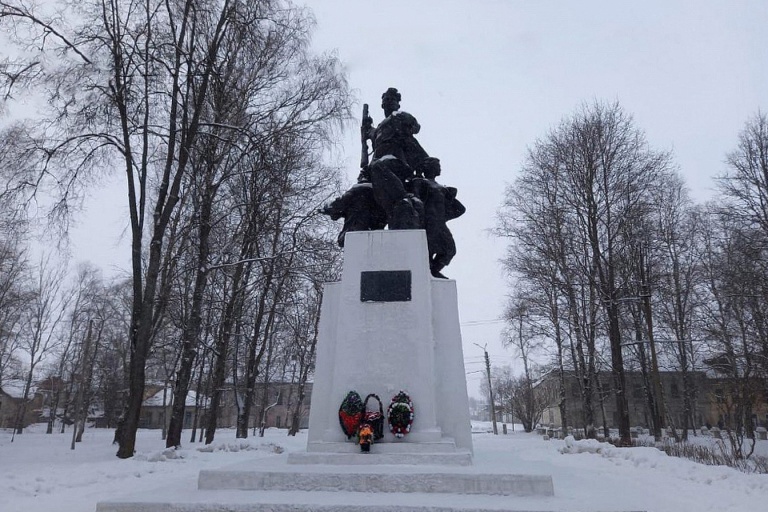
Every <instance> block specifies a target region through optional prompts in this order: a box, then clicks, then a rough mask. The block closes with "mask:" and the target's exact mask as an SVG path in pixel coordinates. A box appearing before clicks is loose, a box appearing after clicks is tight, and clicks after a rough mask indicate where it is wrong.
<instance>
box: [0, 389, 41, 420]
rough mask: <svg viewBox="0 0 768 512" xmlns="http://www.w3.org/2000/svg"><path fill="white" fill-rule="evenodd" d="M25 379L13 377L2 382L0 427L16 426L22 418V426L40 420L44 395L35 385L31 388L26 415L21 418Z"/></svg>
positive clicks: (0, 390)
mask: <svg viewBox="0 0 768 512" xmlns="http://www.w3.org/2000/svg"><path fill="white" fill-rule="evenodd" d="M24 385H25V383H24V381H23V380H20V379H12V380H6V381H3V383H2V384H0V428H14V427H15V426H16V422H17V421H18V420H19V419H20V420H21V425H22V427H27V426H29V425H31V424H32V423H36V422H37V421H39V418H40V413H41V412H42V409H43V395H42V394H41V393H38V392H37V389H36V388H35V386H34V385H33V386H32V388H31V389H30V390H29V393H28V395H27V396H28V397H29V398H28V399H27V406H26V409H25V410H24V417H23V418H19V415H20V414H21V410H22V404H23V403H24V400H23V397H24Z"/></svg>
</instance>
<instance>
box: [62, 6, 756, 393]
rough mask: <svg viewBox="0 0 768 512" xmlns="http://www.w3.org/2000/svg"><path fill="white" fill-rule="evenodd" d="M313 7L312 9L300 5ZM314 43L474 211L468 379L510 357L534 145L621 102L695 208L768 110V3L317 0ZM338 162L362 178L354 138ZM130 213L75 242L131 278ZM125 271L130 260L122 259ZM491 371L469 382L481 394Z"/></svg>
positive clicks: (465, 284)
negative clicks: (504, 337)
mask: <svg viewBox="0 0 768 512" xmlns="http://www.w3.org/2000/svg"><path fill="white" fill-rule="evenodd" d="M296 1H298V2H299V3H301V0H296ZM306 4H307V5H308V6H309V7H310V8H311V9H312V10H313V11H314V13H315V17H316V19H317V30H316V32H315V38H314V41H315V43H314V46H315V49H316V50H317V51H331V50H333V51H336V52H338V55H339V57H340V58H341V60H342V61H343V62H344V63H345V64H346V69H347V72H348V74H349V82H350V85H351V87H352V88H353V89H354V90H355V92H356V96H357V98H358V100H359V105H358V106H357V108H356V111H358V112H359V111H360V109H361V107H362V103H363V102H365V103H369V104H370V107H371V113H372V116H373V118H374V121H375V122H378V121H380V120H381V117H382V113H381V109H380V107H379V105H380V98H381V93H382V92H383V91H384V90H386V89H387V87H397V88H398V89H399V90H400V92H401V93H402V95H403V100H402V104H401V106H402V110H405V111H407V112H410V113H411V114H413V115H414V116H416V118H417V119H418V120H419V122H420V124H421V126H422V129H421V133H420V134H419V135H418V139H419V141H420V142H421V144H422V146H423V147H424V148H425V149H426V150H427V152H429V153H430V154H431V155H433V156H436V157H438V158H440V160H441V162H442V167H443V175H442V177H441V179H440V180H439V181H441V182H442V183H444V184H446V185H451V186H455V187H457V188H458V190H459V194H458V197H459V199H460V200H461V201H462V202H463V203H464V204H465V205H466V207H467V213H466V214H465V215H464V216H463V217H460V218H459V219H457V220H455V221H453V222H452V223H451V224H450V227H451V229H452V231H453V233H454V236H455V238H456V245H457V248H458V254H457V256H456V258H455V259H454V262H453V263H452V264H451V265H450V266H449V267H447V268H446V270H445V273H446V274H447V275H448V276H449V277H451V278H455V279H456V280H457V283H458V289H459V310H460V315H461V322H462V334H463V338H464V345H465V358H466V359H467V371H474V370H482V368H483V367H482V365H481V364H479V363H478V362H479V361H480V360H481V358H480V357H479V356H482V350H481V349H479V348H478V347H476V346H475V345H474V344H475V343H477V344H480V345H484V344H485V343H488V350H489V352H490V354H491V360H492V362H493V363H494V364H507V363H511V362H513V360H514V357H513V353H512V352H511V351H505V350H504V349H502V348H501V342H500V331H501V328H502V327H503V325H502V324H501V323H500V322H498V321H496V319H498V317H499V315H500V314H501V311H502V307H503V302H504V298H505V295H506V293H507V288H506V285H505V284H504V281H503V277H502V274H501V270H500V267H499V264H498V260H499V258H501V256H502V254H503V248H504V243H503V242H502V241H499V240H495V239H493V238H492V237H491V236H490V235H488V234H487V232H486V230H487V229H489V228H490V227H491V226H492V225H493V223H494V214H495V211H496V209H497V208H498V206H499V204H500V203H501V198H502V193H503V190H504V187H505V185H506V184H508V183H511V182H512V181H513V180H514V179H515V176H516V174H517V171H518V169H519V168H520V165H521V162H522V161H523V158H524V155H525V151H526V148H527V147H529V146H530V145H531V144H533V142H534V141H535V140H536V138H538V137H542V136H544V135H545V134H546V132H547V130H548V129H549V128H550V127H552V126H554V125H556V124H557V123H559V121H560V120H561V119H562V118H563V117H564V116H567V115H569V114H570V113H572V112H573V111H574V110H575V109H576V108H577V107H578V106H579V105H580V104H582V103H583V102H591V101H593V100H606V101H614V100H617V101H619V102H620V104H621V105H622V106H623V108H624V109H625V110H626V111H627V112H629V113H631V114H633V115H634V118H635V122H636V125H637V126H638V127H639V128H640V129H642V130H644V131H645V132H646V135H647V137H648V140H649V142H650V143H651V144H652V146H654V147H655V148H657V149H669V150H672V151H673V152H674V155H675V160H676V162H677V164H678V165H679V167H680V170H681V172H682V174H683V175H684V176H685V177H686V179H687V182H688V185H689V187H690V188H691V190H692V192H693V195H694V197H697V198H701V199H704V198H707V197H709V196H710V195H711V194H712V192H711V188H712V187H713V181H712V177H713V176H715V175H717V174H718V173H720V172H722V171H723V160H724V157H725V154H726V152H728V151H730V150H732V149H733V148H734V147H735V143H736V137H737V135H738V132H739V130H740V129H741V128H742V126H743V124H744V122H745V121H746V120H747V118H748V117H749V116H751V115H753V114H754V113H756V112H757V111H758V109H760V108H762V109H766V108H768V30H766V27H768V0H731V1H727V2H726V1H724V0H721V1H715V0H685V1H675V0H645V1H643V2H628V1H616V0H604V1H598V0H581V1H579V2H566V1H546V0H536V1H534V0H529V1H522V0H461V1H459V0H408V1H406V0H387V1H386V2H375V1H365V0H309V1H307V2H306ZM340 142H341V144H340V155H339V157H340V158H342V159H344V161H345V162H346V166H345V167H346V169H347V174H348V176H349V179H350V180H352V179H354V177H355V176H356V175H357V172H358V165H359V163H358V162H359V155H360V149H359V148H360V145H359V139H358V131H357V129H356V127H355V126H352V127H350V130H349V133H348V135H347V137H346V138H345V139H344V140H343V141H340ZM124 211H125V207H124V206H121V207H117V206H113V207H111V208H108V209H105V208H104V207H103V206H102V207H95V206H92V207H91V208H90V210H89V211H88V212H87V217H86V218H85V219H84V220H83V223H82V224H81V227H80V229H78V230H77V232H76V233H75V237H74V241H75V243H76V245H77V246H80V247H85V246H86V243H87V242H86V241H87V240H89V239H91V240H92V237H93V233H94V232H99V233H106V235H105V236H104V244H103V247H104V251H103V254H96V253H95V252H94V251H93V249H89V252H87V253H85V252H82V251H81V252H80V253H79V254H80V255H81V257H83V258H90V259H94V260H96V262H97V263H98V264H100V265H102V266H104V267H105V268H107V269H109V268H114V267H115V266H118V267H123V268H125V267H127V261H128V256H129V255H128V252H127V248H126V246H125V245H124V244H123V245H122V248H120V247H121V245H120V244H119V243H118V238H119V235H120V233H121V232H122V230H123V229H124V227H125V225H126V224H127V220H125V217H120V215H121V213H123V212H124ZM121 262H126V263H121ZM482 377H483V374H482V373H473V374H470V375H468V381H469V383H468V385H469V392H470V395H474V396H480V394H479V381H480V379H481V378H482Z"/></svg>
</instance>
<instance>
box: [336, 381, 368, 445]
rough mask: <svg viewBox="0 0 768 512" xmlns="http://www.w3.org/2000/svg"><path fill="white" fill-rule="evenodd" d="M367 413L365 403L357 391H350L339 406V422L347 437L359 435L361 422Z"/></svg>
mask: <svg viewBox="0 0 768 512" xmlns="http://www.w3.org/2000/svg"><path fill="white" fill-rule="evenodd" d="M364 415H365V405H364V404H363V400H362V398H360V395H359V394H358V393H357V392H356V391H350V392H349V393H347V396H345V397H344V400H343V401H342V402H341V406H340V407H339V424H340V425H341V430H342V431H344V435H346V436H347V439H351V438H352V436H355V435H357V430H358V428H359V427H360V422H361V421H363V417H364Z"/></svg>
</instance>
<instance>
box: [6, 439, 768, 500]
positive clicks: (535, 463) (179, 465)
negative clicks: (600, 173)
mask: <svg viewBox="0 0 768 512" xmlns="http://www.w3.org/2000/svg"><path fill="white" fill-rule="evenodd" d="M475 430H482V429H475ZM112 435H113V431H112V430H106V429H100V430H97V429H90V430H88V431H86V433H85V435H84V436H83V442H82V443H78V444H77V447H76V449H75V450H74V451H71V450H70V441H71V433H65V434H63V435H62V434H53V435H46V434H45V433H44V425H38V426H33V427H32V428H30V429H28V430H27V431H25V432H24V433H23V434H22V435H17V436H16V439H15V441H14V442H13V443H12V442H11V432H10V431H7V430H0V512H70V511H71V512H75V511H77V512H94V511H95V510H96V504H97V503H98V502H106V501H123V502H131V501H133V502H135V501H141V500H145V501H147V500H148V501H163V502H170V503H174V502H178V503H179V504H180V505H179V507H178V508H177V509H176V510H192V509H191V508H190V509H186V508H184V504H185V503H186V504H190V503H195V502H199V501H201V500H202V501H207V502H209V503H217V504H232V505H231V506H230V508H220V509H219V510H247V503H249V502H253V501H255V500H263V499H273V498H274V499H278V498H275V497H274V496H272V494H270V492H263V491H262V492H260V491H238V490H226V491H215V492H213V493H212V494H208V495H206V494H205V493H206V492H208V491H198V490H197V478H198V473H199V472H200V470H210V469H218V468H226V467H227V466H233V467H237V468H240V469H242V468H243V467H254V468H265V467H270V466H271V465H272V466H279V465H281V464H284V463H285V459H286V458H287V456H288V453H290V452H299V451H303V450H304V449H305V446H306V441H307V439H306V432H301V433H299V435H297V436H296V437H287V436H286V431H285V430H277V429H270V430H268V431H267V433H266V435H265V437H263V438H259V437H255V438H249V439H247V440H236V439H235V436H234V431H233V430H223V431H220V432H217V435H216V439H217V441H216V442H215V443H214V444H213V445H212V447H209V448H207V449H205V450H203V451H201V450H199V448H203V445H202V444H197V443H195V444H190V443H187V444H185V446H184V447H183V448H182V449H180V450H165V449H164V448H163V446H164V442H163V441H162V440H161V439H160V432H159V431H156V430H143V431H140V432H139V436H138V442H137V450H138V452H137V454H136V456H135V457H133V458H132V459H128V460H120V459H118V458H117V457H115V451H116V447H115V446H113V445H112V444H111V440H112ZM186 436H189V433H188V432H185V437H186ZM473 441H474V448H475V457H474V466H473V468H471V470H472V471H483V472H490V473H507V474H532V475H552V479H553V483H554V491H555V495H554V497H513V496H478V495H459V494H437V493H434V494H427V493H413V495H410V496H406V497H405V498H402V496H401V497H400V498H399V499H401V500H402V499H405V500H406V501H405V502H403V503H405V504H410V505H413V506H419V505H422V506H423V505H429V507H432V508H431V510H441V507H444V508H443V509H442V510H446V509H447V508H448V507H457V508H460V507H464V508H466V509H467V510H489V511H490V510H528V511H545V510H552V511H567V512H570V511H584V512H587V511H637V510H646V511H652V512H665V511H669V512H687V511H690V512H705V511H713V512H714V511H716V512H729V511H733V512H749V511H763V510H768V508H767V507H768V475H755V474H751V475H750V474H744V473H741V472H739V471H737V470H734V469H731V468H728V467H722V466H704V465H700V464H696V463H694V462H690V461H688V460H684V459H679V458H674V457H669V456H667V455H666V454H664V453H662V452H661V451H659V450H657V449H655V448H628V449H627V448H624V449H618V448H614V447H612V446H610V445H607V444H598V443H596V442H594V441H573V440H572V439H568V440H566V441H558V440H549V441H545V440H543V439H542V438H541V436H537V435H535V434H526V433H523V432H520V431H515V432H513V431H511V430H510V431H509V434H508V435H498V436H494V435H493V434H489V433H476V434H474V436H473ZM758 449H759V451H760V452H763V453H765V452H768V441H758ZM374 450H375V445H374ZM561 452H565V453H561ZM383 467H386V468H387V470H390V469H391V471H392V473H397V472H398V467H397V466H381V468H383ZM336 470H338V468H336ZM344 470H345V471H347V470H348V471H349V473H350V478H355V474H354V473H355V469H354V468H344ZM400 470H402V468H400ZM361 471H362V470H361ZM273 494H274V493H273ZM282 494H285V493H282ZM289 494H290V493H289ZM293 494H294V498H295V501H296V502H299V503H310V504H313V505H314V506H320V505H323V504H332V503H339V502H344V503H347V504H349V505H355V504H359V510H361V511H365V510H366V509H368V510H375V505H377V504H379V505H380V504H387V503H391V500H392V499H394V497H392V496H387V495H386V493H378V494H376V495H373V494H364V495H360V493H338V492H327V491H325V492H305V491H296V492H295V493H293ZM206 496H207V497H206ZM388 500H390V501H388ZM353 509H357V508H353ZM146 510H151V509H149V508H148V509H146ZM210 510H214V509H213V508H210ZM323 510H329V508H328V507H327V506H326V507H325V508H323ZM350 510H351V509H350Z"/></svg>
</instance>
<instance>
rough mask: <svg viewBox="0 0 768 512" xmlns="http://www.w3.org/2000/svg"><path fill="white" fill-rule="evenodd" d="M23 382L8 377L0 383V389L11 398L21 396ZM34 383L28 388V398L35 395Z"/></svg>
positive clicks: (22, 394)
mask: <svg viewBox="0 0 768 512" xmlns="http://www.w3.org/2000/svg"><path fill="white" fill-rule="evenodd" d="M24 385H25V382H24V381H23V380H21V379H8V380H6V381H3V383H2V384H0V391H2V392H3V393H5V394H6V395H8V396H10V397H11V398H19V399H20V398H22V397H23V396H24ZM35 391H36V390H35V385H34V384H32V386H30V388H29V395H28V397H29V398H32V397H33V396H35Z"/></svg>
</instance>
